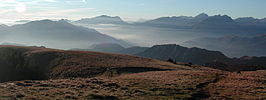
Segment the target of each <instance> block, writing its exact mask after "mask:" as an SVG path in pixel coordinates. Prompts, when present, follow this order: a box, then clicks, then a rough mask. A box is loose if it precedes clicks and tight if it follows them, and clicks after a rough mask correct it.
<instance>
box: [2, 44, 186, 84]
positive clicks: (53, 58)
mask: <svg viewBox="0 0 266 100" xmlns="http://www.w3.org/2000/svg"><path fill="white" fill-rule="evenodd" d="M0 55H1V59H0V63H1V65H0V69H1V70H0V72H1V73H0V74H1V77H0V81H1V80H2V81H10V80H11V81H12V80H25V79H28V80H31V79H41V80H42V79H60V78H73V77H94V76H97V75H102V74H105V73H110V72H112V73H111V76H114V75H116V74H123V73H131V72H134V73H136V72H143V71H153V70H157V71H158V70H170V69H176V68H177V69H189V68H188V67H183V66H178V65H174V64H171V63H168V62H163V61H158V60H153V59H146V58H141V57H135V56H128V55H119V54H108V53H98V52H83V51H63V50H55V49H46V48H37V47H15V46H0ZM7 71H8V72H7Z"/></svg>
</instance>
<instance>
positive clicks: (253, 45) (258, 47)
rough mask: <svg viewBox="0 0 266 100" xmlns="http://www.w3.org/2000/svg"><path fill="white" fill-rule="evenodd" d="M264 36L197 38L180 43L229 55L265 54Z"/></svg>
mask: <svg viewBox="0 0 266 100" xmlns="http://www.w3.org/2000/svg"><path fill="white" fill-rule="evenodd" d="M265 44H266V36H265V35H259V36H254V37H239V36H226V37H219V38H199V39H195V40H191V41H187V42H184V43H182V45H184V46H187V47H199V48H206V49H209V50H217V51H221V52H223V53H224V54H226V55H228V56H230V57H241V56H266V51H265V50H266V46H265Z"/></svg>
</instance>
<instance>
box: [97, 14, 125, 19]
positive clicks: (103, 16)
mask: <svg viewBox="0 0 266 100" xmlns="http://www.w3.org/2000/svg"><path fill="white" fill-rule="evenodd" d="M95 18H119V19H121V18H120V17H119V16H108V15H101V16H98V17H95Z"/></svg>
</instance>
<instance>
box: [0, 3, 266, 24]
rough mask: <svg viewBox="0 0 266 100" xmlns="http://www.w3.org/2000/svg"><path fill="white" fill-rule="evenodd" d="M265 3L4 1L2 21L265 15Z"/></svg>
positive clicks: (0, 12)
mask: <svg viewBox="0 0 266 100" xmlns="http://www.w3.org/2000/svg"><path fill="white" fill-rule="evenodd" d="M265 5H266V0H0V8H1V9H0V20H22V19H30V20H31V19H60V18H67V19H79V18H86V17H94V16H98V15H103V14H105V15H111V16H121V17H122V18H123V19H125V20H138V19H141V18H143V19H153V18H157V17H161V16H180V15H186V16H195V15H197V14H199V13H202V12H205V13H207V14H209V15H216V14H227V15H229V16H232V17H233V18H236V17H246V16H252V17H256V18H264V17H266V13H265V9H266V6H265ZM25 8H26V9H25Z"/></svg>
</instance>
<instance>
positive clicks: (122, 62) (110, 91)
mask: <svg viewBox="0 0 266 100" xmlns="http://www.w3.org/2000/svg"><path fill="white" fill-rule="evenodd" d="M1 48H3V47H1ZM1 48H0V49H1ZM5 48H6V47H5ZM12 48H24V47H12ZM24 49H25V50H26V52H24V53H23V54H26V58H27V57H33V58H36V57H37V58H39V57H40V59H41V58H42V57H43V56H36V55H49V54H56V56H55V59H53V60H51V62H52V65H54V66H51V65H50V64H48V65H49V66H46V67H48V68H50V71H48V75H49V79H50V80H44V81H33V80H27V81H14V82H5V83H0V99H7V100H9V99H14V98H16V99H44V100H54V99H92V100H95V99H96V100H97V99H98V100H110V99H111V100H116V99H122V100H123V99H132V100H154V99H162V100H165V99H170V100H171V99H185V100H187V99H188V100H191V99H192V100H193V99H196V100H197V99H210V100H213V99H235V100H239V99H244V100H245V99H246V100H251V99H257V100H260V99H261V100H263V99H266V85H265V81H266V80H265V79H266V71H253V72H242V74H236V73H231V72H225V71H220V70H215V69H211V68H206V67H196V66H194V67H186V66H182V65H173V64H170V63H167V62H162V61H158V60H152V59H146V58H141V57H134V56H127V55H118V54H106V53H97V52H79V51H61V50H53V49H43V48H24ZM34 55H35V56H34ZM41 61H42V60H41ZM56 61H58V62H59V63H56V64H53V63H54V62H56ZM30 65H31V64H30ZM165 69H167V70H165ZM169 69H171V70H169Z"/></svg>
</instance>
